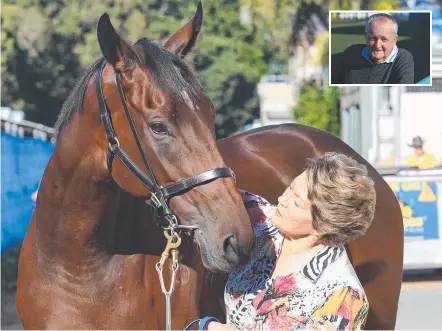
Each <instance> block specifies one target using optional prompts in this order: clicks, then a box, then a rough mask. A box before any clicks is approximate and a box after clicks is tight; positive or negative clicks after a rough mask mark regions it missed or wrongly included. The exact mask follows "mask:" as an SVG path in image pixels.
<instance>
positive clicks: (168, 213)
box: [96, 60, 236, 229]
mask: <svg viewBox="0 0 442 331" xmlns="http://www.w3.org/2000/svg"><path fill="white" fill-rule="evenodd" d="M106 63H107V62H106V60H103V63H102V64H101V66H100V68H99V70H98V71H97V73H96V91H97V98H98V106H99V108H100V117H101V122H102V123H103V126H104V129H105V131H106V136H107V141H108V142H109V147H108V151H107V169H108V171H109V172H110V173H112V161H113V159H114V157H115V156H116V157H118V158H119V159H120V161H121V162H122V163H123V164H124V165H125V166H126V167H127V168H128V169H129V170H130V171H131V172H132V173H133V174H134V175H135V176H136V177H137V178H138V180H139V181H140V182H141V183H142V184H143V185H144V186H146V187H147V188H148V189H149V190H150V191H151V192H152V201H153V202H154V203H155V207H156V221H157V222H158V223H159V222H160V221H161V220H164V219H165V220H167V221H168V222H169V224H167V225H168V226H171V227H172V228H173V229H195V228H197V227H196V226H190V225H189V226H187V225H180V224H178V217H177V216H176V215H175V214H174V213H173V211H172V210H171V209H170V207H169V201H170V199H171V198H172V197H174V196H177V195H181V194H184V193H186V192H188V191H189V190H191V189H192V188H194V187H197V186H200V185H204V184H208V183H210V182H212V181H214V180H215V179H218V178H227V177H232V178H233V179H234V180H236V177H235V174H234V173H233V171H232V170H231V169H230V168H216V169H213V170H209V171H206V172H203V173H200V174H198V175H195V176H192V177H189V178H186V179H183V180H180V181H179V182H177V183H173V184H170V185H168V186H166V187H162V186H161V185H160V184H158V181H157V180H156V178H155V175H154V173H153V171H152V168H151V167H150V164H149V161H148V160H147V157H146V154H145V152H144V150H143V146H141V143H140V138H139V136H138V133H137V130H136V127H135V123H134V120H133V118H132V115H131V113H130V112H129V108H128V106H127V101H126V97H125V95H124V91H123V87H122V85H121V73H120V71H119V70H115V76H116V81H117V88H118V93H119V94H120V99H121V103H122V104H123V108H124V112H125V113H126V117H127V120H128V121H129V125H130V128H131V130H132V133H133V136H134V139H135V142H136V143H137V146H138V150H139V152H140V154H141V157H142V159H143V162H144V164H145V166H146V169H147V173H145V172H143V171H142V170H141V169H140V168H139V167H138V166H137V164H136V163H135V162H134V161H133V160H132V159H131V158H130V156H129V155H128V154H127V153H126V152H125V151H124V149H123V148H121V146H120V142H119V141H118V138H117V135H116V133H115V130H114V128H113V125H112V118H111V114H110V111H109V109H108V108H107V105H106V101H105V99H104V95H103V88H102V84H101V78H102V72H103V69H104V67H105V66H106Z"/></svg>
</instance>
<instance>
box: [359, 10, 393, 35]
mask: <svg viewBox="0 0 442 331" xmlns="http://www.w3.org/2000/svg"><path fill="white" fill-rule="evenodd" d="M383 19H388V20H390V21H392V22H393V29H394V32H395V33H396V35H397V33H398V30H399V25H398V23H397V21H396V19H395V18H394V17H393V16H392V15H390V14H386V13H377V14H374V15H371V16H370V17H369V18H368V20H367V23H365V35H366V36H368V34H369V33H370V25H371V22H373V21H377V20H383Z"/></svg>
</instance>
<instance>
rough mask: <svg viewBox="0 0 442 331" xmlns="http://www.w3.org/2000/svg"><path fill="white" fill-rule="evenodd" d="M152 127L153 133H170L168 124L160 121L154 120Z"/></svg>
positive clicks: (162, 134)
mask: <svg viewBox="0 0 442 331" xmlns="http://www.w3.org/2000/svg"><path fill="white" fill-rule="evenodd" d="M150 129H151V130H152V132H153V133H155V134H157V135H160V136H167V135H169V130H168V129H167V126H166V125H164V124H163V123H160V122H154V123H152V124H151V125H150Z"/></svg>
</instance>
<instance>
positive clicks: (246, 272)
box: [208, 153, 376, 330]
mask: <svg viewBox="0 0 442 331" xmlns="http://www.w3.org/2000/svg"><path fill="white" fill-rule="evenodd" d="M242 196H243V200H244V203H245V206H246V208H247V210H248V213H249V216H250V219H251V221H252V223H253V224H254V228H255V232H256V238H257V240H256V245H255V247H254V249H253V251H252V257H251V260H250V262H249V263H248V264H247V265H245V266H244V267H242V268H240V269H239V270H237V271H235V272H232V273H231V274H230V275H229V279H228V281H227V284H226V288H225V296H224V299H225V304H226V312H227V324H221V323H218V322H210V323H209V325H208V329H209V330H216V329H248V330H252V329H253V330H284V329H335V330H338V329H339V330H354V329H363V327H364V325H365V322H366V319H367V314H368V300H367V296H366V294H365V292H364V289H363V287H362V285H361V283H360V282H359V279H358V277H357V275H356V273H355V270H354V269H353V266H352V265H351V262H350V260H349V258H348V256H347V253H346V251H345V248H344V245H345V244H347V243H348V242H349V241H351V240H353V239H355V238H357V237H359V236H362V235H364V234H365V232H366V231H367V229H368V228H369V226H370V224H371V222H372V220H373V216H374V212H375V204H376V192H375V189H374V183H373V181H372V180H371V179H370V177H368V174H367V169H366V167H365V166H364V165H361V164H359V163H357V162H356V161H355V160H353V159H351V158H349V157H347V156H345V155H343V154H337V153H327V154H325V155H323V156H321V157H317V158H314V159H311V160H309V161H308V163H307V166H306V168H305V170H304V172H302V173H301V174H300V175H299V176H298V177H296V178H295V179H294V180H293V182H292V183H291V185H290V187H288V188H287V189H286V190H285V192H284V193H283V194H282V195H281V196H280V197H279V199H278V205H277V206H272V205H271V204H270V203H269V202H267V201H266V200H264V199H263V198H261V197H259V196H257V195H254V194H251V193H249V192H245V191H242Z"/></svg>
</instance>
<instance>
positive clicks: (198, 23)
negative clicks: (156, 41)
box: [164, 1, 203, 57]
mask: <svg viewBox="0 0 442 331" xmlns="http://www.w3.org/2000/svg"><path fill="white" fill-rule="evenodd" d="M202 26H203V6H202V5H201V1H199V2H198V8H197V9H196V13H195V15H193V17H192V18H191V19H190V20H189V22H187V23H186V24H184V25H183V26H182V27H181V28H179V30H178V31H177V32H175V34H174V35H173V36H172V37H170V38H169V39H168V40H167V41H166V43H165V44H164V47H165V48H167V49H168V50H170V51H171V52H174V53H176V54H178V55H180V56H182V57H184V56H186V54H187V53H189V52H190V50H191V49H192V47H193V46H194V45H195V43H196V40H197V38H198V34H199V33H200V31H201V27H202Z"/></svg>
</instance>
